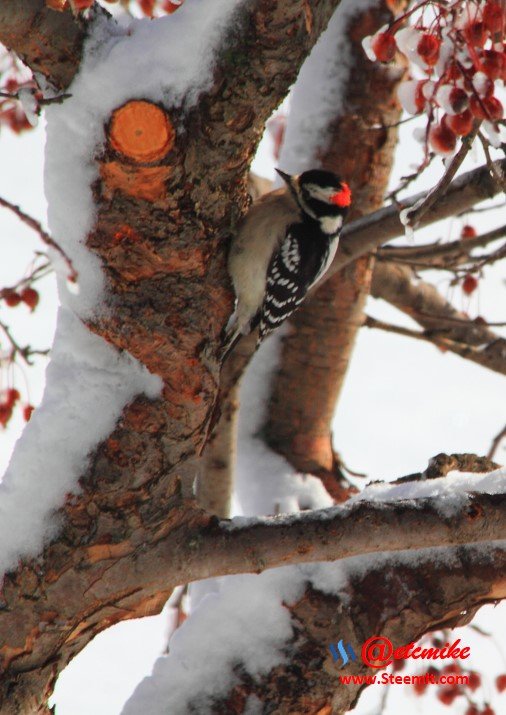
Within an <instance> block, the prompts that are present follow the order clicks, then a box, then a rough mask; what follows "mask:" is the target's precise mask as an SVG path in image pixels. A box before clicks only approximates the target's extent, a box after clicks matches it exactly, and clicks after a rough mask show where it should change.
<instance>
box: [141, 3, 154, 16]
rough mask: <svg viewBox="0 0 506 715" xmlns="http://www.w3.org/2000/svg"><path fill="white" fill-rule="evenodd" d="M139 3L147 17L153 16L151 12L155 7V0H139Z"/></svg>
mask: <svg viewBox="0 0 506 715" xmlns="http://www.w3.org/2000/svg"><path fill="white" fill-rule="evenodd" d="M139 5H140V8H141V10H142V12H143V13H144V14H145V15H146V16H147V17H153V12H154V9H155V0H139Z"/></svg>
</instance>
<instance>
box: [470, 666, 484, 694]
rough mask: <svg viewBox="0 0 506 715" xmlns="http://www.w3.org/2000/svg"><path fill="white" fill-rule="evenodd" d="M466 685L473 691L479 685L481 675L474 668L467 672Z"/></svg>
mask: <svg viewBox="0 0 506 715" xmlns="http://www.w3.org/2000/svg"><path fill="white" fill-rule="evenodd" d="M468 685H469V687H470V688H471V690H472V691H473V693H474V691H475V690H476V689H477V688H479V687H480V685H481V676H480V674H479V673H477V672H476V671H475V670H472V671H471V672H470V673H469V680H468Z"/></svg>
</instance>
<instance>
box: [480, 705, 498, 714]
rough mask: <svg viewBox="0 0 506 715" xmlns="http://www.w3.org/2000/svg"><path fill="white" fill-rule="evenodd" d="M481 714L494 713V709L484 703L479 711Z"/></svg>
mask: <svg viewBox="0 0 506 715" xmlns="http://www.w3.org/2000/svg"><path fill="white" fill-rule="evenodd" d="M481 715H495V710H494V708H491V707H490V705H486V706H485V707H484V708H483V710H482V711H481Z"/></svg>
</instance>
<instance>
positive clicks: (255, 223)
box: [222, 169, 351, 357]
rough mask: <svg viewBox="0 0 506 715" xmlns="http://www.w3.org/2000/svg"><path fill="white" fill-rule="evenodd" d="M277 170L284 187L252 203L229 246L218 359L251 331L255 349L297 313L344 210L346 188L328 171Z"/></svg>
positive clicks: (330, 253)
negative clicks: (230, 305) (230, 292)
mask: <svg viewBox="0 0 506 715" xmlns="http://www.w3.org/2000/svg"><path fill="white" fill-rule="evenodd" d="M276 171H277V173H278V174H279V175H280V176H281V178H282V179H283V181H284V182H285V186H284V188H282V189H278V190H276V191H271V192H270V193H268V194H266V195H265V196H263V197H262V198H261V199H259V200H258V201H257V202H256V203H255V204H253V206H252V207H251V209H250V210H249V212H248V213H247V214H246V216H245V218H244V219H243V221H242V223H241V224H240V226H239V228H238V231H237V233H236V235H235V237H234V238H233V240H232V243H231V246H230V251H229V255H228V272H229V274H230V277H231V279H232V284H233V287H234V291H235V295H236V305H235V310H234V313H233V314H232V316H231V317H230V319H229V321H228V323H227V326H226V328H225V330H224V333H223V338H222V350H223V353H222V354H223V357H226V356H227V355H228V354H229V352H230V351H231V350H232V348H233V347H234V346H235V344H236V343H237V341H238V340H239V338H240V337H241V336H242V335H248V334H249V333H251V332H252V331H253V330H255V328H257V327H258V340H257V347H258V346H259V345H260V343H261V342H262V341H263V340H264V339H265V337H266V336H267V335H269V333H271V332H272V331H273V330H275V329H276V328H278V327H279V326H280V325H281V324H282V323H283V322H284V321H285V320H286V319H287V318H288V317H289V316H290V315H291V314H292V313H293V312H294V311H295V310H296V309H297V308H298V307H299V305H300V304H301V303H302V301H303V300H304V298H305V297H306V295H307V293H308V291H309V290H310V289H311V288H312V286H314V285H315V283H317V282H318V281H319V280H320V279H321V278H322V276H323V275H324V274H325V273H326V271H327V270H328V268H329V266H330V264H331V263H332V260H333V258H334V256H335V253H336V250H337V246H338V243H339V234H340V232H341V228H342V225H343V222H344V219H345V217H346V214H347V213H348V211H349V207H350V204H351V190H350V187H349V186H348V184H347V183H345V182H344V181H342V180H341V179H340V178H339V177H338V176H337V175H336V174H334V173H333V172H331V171H325V170H323V169H310V170H309V171H304V172H303V173H301V174H298V175H290V174H286V173H285V172H283V171H281V170H280V169H276Z"/></svg>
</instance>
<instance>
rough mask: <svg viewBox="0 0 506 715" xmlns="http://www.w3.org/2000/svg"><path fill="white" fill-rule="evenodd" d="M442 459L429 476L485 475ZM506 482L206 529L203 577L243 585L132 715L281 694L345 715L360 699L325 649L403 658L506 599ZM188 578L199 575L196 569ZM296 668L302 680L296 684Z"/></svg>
mask: <svg viewBox="0 0 506 715" xmlns="http://www.w3.org/2000/svg"><path fill="white" fill-rule="evenodd" d="M442 457H443V455H439V456H438V458H437V459H436V460H433V462H436V461H437V465H436V464H432V463H431V465H429V469H428V470H427V473H426V474H427V476H428V474H429V472H430V473H432V471H434V470H435V473H439V472H441V471H442V472H443V473H444V472H445V465H446V466H448V465H454V466H457V465H458V464H461V465H462V466H466V467H467V468H470V469H471V468H476V469H482V466H480V465H482V460H481V459H479V458H475V459H474V460H473V457H472V456H471V455H452V457H448V458H447V459H446V461H445V460H444V459H442ZM442 462H445V464H444V465H443V468H442V469H440V467H441V464H442ZM431 470H432V471H431ZM505 476H506V473H505V471H504V470H497V471H495V472H492V473H488V474H485V475H477V474H472V475H464V474H455V473H451V474H449V475H447V476H446V477H441V478H435V479H431V478H426V479H424V480H422V481H413V480H411V481H404V482H403V481H400V482H399V483H397V484H389V483H383V484H373V485H371V486H370V487H368V488H367V489H366V490H365V491H364V493H363V494H362V495H360V496H358V497H356V498H354V499H353V500H351V501H350V503H349V504H348V505H346V506H345V507H338V508H332V509H328V510H322V511H319V512H312V513H302V514H297V515H290V516H284V517H277V518H271V519H235V520H233V521H232V522H231V523H230V522H218V521H216V522H215V523H214V524H212V523H211V524H209V526H207V527H204V530H203V532H201V534H200V537H199V538H198V539H197V540H196V541H194V547H193V548H194V549H195V548H196V551H198V552H200V553H198V554H196V557H197V559H198V561H199V562H200V563H201V564H205V568H206V569H207V570H206V572H205V573H206V574H207V575H212V574H213V573H215V572H216V569H215V566H217V567H218V571H217V573H223V572H224V571H225V568H224V566H225V564H224V562H225V559H226V560H229V559H231V560H232V562H233V563H232V564H231V566H232V568H231V570H230V573H235V574H239V575H235V576H232V577H230V578H227V579H224V580H222V581H220V582H219V583H218V584H217V589H218V590H217V592H215V593H213V594H212V595H210V596H208V597H207V598H206V599H204V600H203V601H202V602H201V604H199V606H198V607H197V609H196V610H195V611H194V612H193V613H192V617H191V618H190V619H188V620H187V621H186V622H185V624H183V626H182V627H181V628H179V629H178V630H177V631H176V632H175V633H174V635H173V637H172V639H171V641H170V643H169V651H168V656H164V657H162V658H160V659H159V660H158V661H157V663H156V665H155V668H154V671H153V675H152V676H150V677H148V678H146V679H145V680H144V681H142V682H141V683H140V684H139V686H138V687H137V689H136V691H135V692H134V694H133V695H132V697H131V699H130V700H129V702H128V703H127V704H126V706H125V709H124V710H123V713H124V715H130V714H132V715H133V713H137V712H140V711H147V710H149V712H152V713H153V714H154V715H156V714H158V713H160V714H161V713H163V712H167V711H170V712H172V711H174V712H176V711H179V710H181V712H183V711H186V710H187V709H191V706H195V707H198V708H200V709H201V710H202V709H205V711H206V712H209V713H220V712H228V711H229V709H228V708H229V703H230V702H240V703H241V707H240V709H238V710H237V712H249V709H248V708H249V707H251V708H254V707H256V708H257V710H254V709H253V710H252V711H253V712H257V711H258V712H261V711H262V709H261V708H262V702H263V701H268V700H269V693H272V692H276V693H277V694H278V698H279V701H278V706H279V707H284V708H285V710H284V711H286V712H297V711H299V710H300V708H301V707H303V706H304V707H306V708H307V707H309V703H311V705H312V708H313V707H314V711H317V710H316V706H317V705H318V704H319V706H320V707H321V704H322V702H328V701H329V700H330V698H333V704H334V706H336V707H337V700H336V699H338V700H339V703H340V705H341V706H342V708H343V710H344V709H348V707H350V706H351V701H352V700H353V698H354V697H355V696H356V691H351V690H348V689H347V688H346V689H343V688H341V689H339V690H336V682H337V681H336V677H337V671H336V670H335V669H333V668H332V666H331V658H330V655H329V652H328V644H329V643H330V642H333V641H338V640H339V639H340V638H343V637H345V638H346V639H349V640H350V641H353V642H354V643H357V644H358V643H361V642H363V641H364V640H365V638H368V637H369V636H371V635H372V634H373V633H382V634H385V635H387V636H388V637H389V638H391V639H392V641H394V642H395V644H396V645H403V644H405V643H409V642H410V641H413V640H417V639H418V638H419V637H420V635H421V634H422V633H424V632H427V631H431V630H434V629H437V628H438V627H441V626H443V625H446V626H448V625H450V626H455V625H458V624H463V623H465V622H466V621H467V619H468V617H469V616H468V615H467V612H468V611H471V612H474V610H475V609H476V608H477V607H479V606H480V605H482V604H484V603H487V602H490V601H491V600H494V599H502V598H505V597H506V591H505V589H504V579H503V574H504V564H505V561H506V552H505V549H504V542H501V541H500V540H501V539H504V537H505V535H506V524H505V519H504V515H505V511H506V498H505V497H506V495H505V494H504V492H503V491H501V490H504V486H505ZM469 490H473V493H472V494H471V493H470V491H469ZM204 532H205V533H204ZM465 534H467V535H465ZM482 539H483V540H482ZM197 544H198V545H197ZM464 544H465V546H464ZM459 545H460V546H459ZM222 549H223V551H222ZM394 552H395V553H394ZM172 554H173V552H172V551H171V555H172ZM370 554H374V556H373V557H370V556H369V555H370ZM350 556H352V557H353V558H347V557H350ZM181 557H182V558H183V555H181ZM336 557H337V558H339V559H340V560H339V562H337V563H303V562H320V561H323V560H329V559H334V558H336ZM296 563H298V564H299V565H298V566H293V565H292V566H290V567H288V568H284V569H279V568H273V569H272V568H271V567H274V566H281V565H286V564H296ZM181 565H182V566H183V563H182V561H181ZM186 565H189V566H190V568H191V570H192V571H193V574H194V575H197V574H195V571H194V564H192V563H191V556H190V563H189V562H188V561H186ZM265 569H271V570H269V571H266V572H264V573H259V572H262V571H264V570H265ZM244 571H254V572H255V573H257V574H259V575H253V574H245V573H244ZM226 572H227V573H229V572H228V571H226ZM241 572H242V575H240V574H241ZM421 574H422V576H421ZM202 575H203V573H202V572H201V573H200V574H198V575H197V577H200V578H201V577H202ZM463 576H465V577H464V578H463ZM357 609H359V611H357ZM357 612H360V613H363V614H367V617H364V618H358V617H357ZM400 612H402V613H403V618H402V619H399V618H398V615H397V614H398V613H400ZM322 624H326V626H324V627H322ZM301 658H302V659H303V660H302V662H303V663H304V673H305V677H304V678H303V679H301V678H300V676H299V677H298V681H299V682H293V683H291V679H293V667H294V666H295V672H297V673H299V670H298V669H297V668H296V666H297V664H300V662H301V660H300V659H301ZM357 667H360V668H361V669H362V670H361V671H357V672H362V671H364V666H363V665H360V666H357ZM287 679H288V680H287ZM301 681H302V682H301ZM307 681H309V682H310V684H311V685H310V688H309V689H308V690H305V689H304V683H306V682H307ZM287 682H290V687H287V685H286V684H287ZM281 683H284V685H285V687H283V688H281ZM285 698H286V700H285ZM308 698H309V699H308ZM346 698H347V699H348V700H346ZM236 699H237V700H236ZM312 699H314V702H313V700H312ZM281 703H282V704H281ZM344 705H346V707H344ZM312 711H313V710H312ZM341 711H342V710H341V709H339V712H341ZM234 712H236V710H234Z"/></svg>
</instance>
